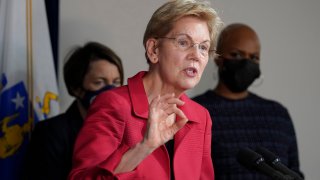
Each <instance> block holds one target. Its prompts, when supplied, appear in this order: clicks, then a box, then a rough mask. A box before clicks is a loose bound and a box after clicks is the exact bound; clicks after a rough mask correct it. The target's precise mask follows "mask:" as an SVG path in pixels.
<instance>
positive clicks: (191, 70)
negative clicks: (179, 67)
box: [184, 67, 198, 77]
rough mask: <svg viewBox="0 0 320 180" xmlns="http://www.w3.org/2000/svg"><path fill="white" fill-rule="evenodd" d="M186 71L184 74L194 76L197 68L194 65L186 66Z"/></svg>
mask: <svg viewBox="0 0 320 180" xmlns="http://www.w3.org/2000/svg"><path fill="white" fill-rule="evenodd" d="M184 71H185V72H186V74H187V75H188V76H190V77H194V76H196V75H197V73H198V70H197V69H196V68H194V67H188V68H186V69H185V70H184Z"/></svg>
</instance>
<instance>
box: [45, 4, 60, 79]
mask: <svg viewBox="0 0 320 180" xmlns="http://www.w3.org/2000/svg"><path fill="white" fill-rule="evenodd" d="M45 4H46V10H47V18H48V24H49V33H50V39H51V47H52V53H53V61H54V67H55V72H56V76H58V53H59V52H58V50H59V0H45ZM57 79H58V77H57Z"/></svg>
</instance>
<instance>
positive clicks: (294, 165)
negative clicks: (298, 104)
mask: <svg viewBox="0 0 320 180" xmlns="http://www.w3.org/2000/svg"><path fill="white" fill-rule="evenodd" d="M286 112H287V117H288V121H289V124H290V126H288V128H289V133H290V135H289V136H290V138H291V140H290V145H289V151H288V168H290V169H292V170H293V171H295V172H297V173H298V174H299V175H300V176H301V177H304V175H303V173H302V172H301V170H300V163H299V152H298V143H297V137H296V133H295V130H294V125H293V121H292V119H291V117H290V115H289V113H288V111H287V110H286Z"/></svg>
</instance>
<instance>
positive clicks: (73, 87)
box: [22, 42, 124, 180]
mask: <svg viewBox="0 0 320 180" xmlns="http://www.w3.org/2000/svg"><path fill="white" fill-rule="evenodd" d="M63 75H64V80H65V83H66V87H67V90H68V92H69V94H70V95H71V96H73V97H75V101H74V102H73V103H72V104H71V106H70V107H69V108H68V110H67V111H66V112H65V113H63V114H60V115H58V116H56V117H53V118H50V119H47V120H45V121H41V122H39V123H37V124H36V126H35V128H34V130H33V132H32V135H31V140H30V143H29V146H28V152H27V155H26V160H25V163H24V166H25V168H24V173H23V175H22V176H23V177H22V179H47V180H50V179H54V180H56V179H67V176H68V174H69V171H70V170H71V166H72V153H73V145H74V143H75V140H76V137H77V135H78V132H79V130H80V128H81V127H82V124H83V121H84V118H85V117H86V115H87V111H88V109H89V106H90V104H91V102H92V101H93V100H94V98H95V96H97V95H98V94H100V93H102V92H104V91H107V90H110V89H113V88H115V87H118V86H121V85H123V76H124V75H123V67H122V62H121V59H120V58H119V57H118V56H117V55H116V54H115V53H114V52H113V51H112V50H111V49H110V48H108V47H106V46H104V45H102V44H100V43H97V42H89V43H87V44H85V45H84V46H83V47H77V48H75V49H74V50H72V51H71V52H70V55H69V56H68V59H67V61H66V63H65V65H64V69H63Z"/></svg>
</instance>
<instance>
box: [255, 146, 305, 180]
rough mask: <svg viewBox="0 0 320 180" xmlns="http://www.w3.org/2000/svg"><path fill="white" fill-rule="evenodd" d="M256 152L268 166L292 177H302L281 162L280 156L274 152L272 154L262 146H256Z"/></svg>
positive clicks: (298, 179)
mask: <svg viewBox="0 0 320 180" xmlns="http://www.w3.org/2000/svg"><path fill="white" fill-rule="evenodd" d="M256 152H257V153H259V154H261V155H262V156H263V157H264V158H265V160H266V162H267V163H268V164H269V165H270V166H272V167H273V168H275V169H276V170H278V171H280V172H282V173H284V174H287V175H289V176H291V177H293V178H294V179H296V180H303V178H302V177H301V176H299V175H298V173H296V172H294V171H292V170H291V169H289V168H288V167H287V166H285V165H284V164H282V163H281V160H280V158H279V157H278V156H276V155H275V154H273V153H272V152H271V151H269V150H268V149H266V148H264V147H258V148H257V149H256Z"/></svg>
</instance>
